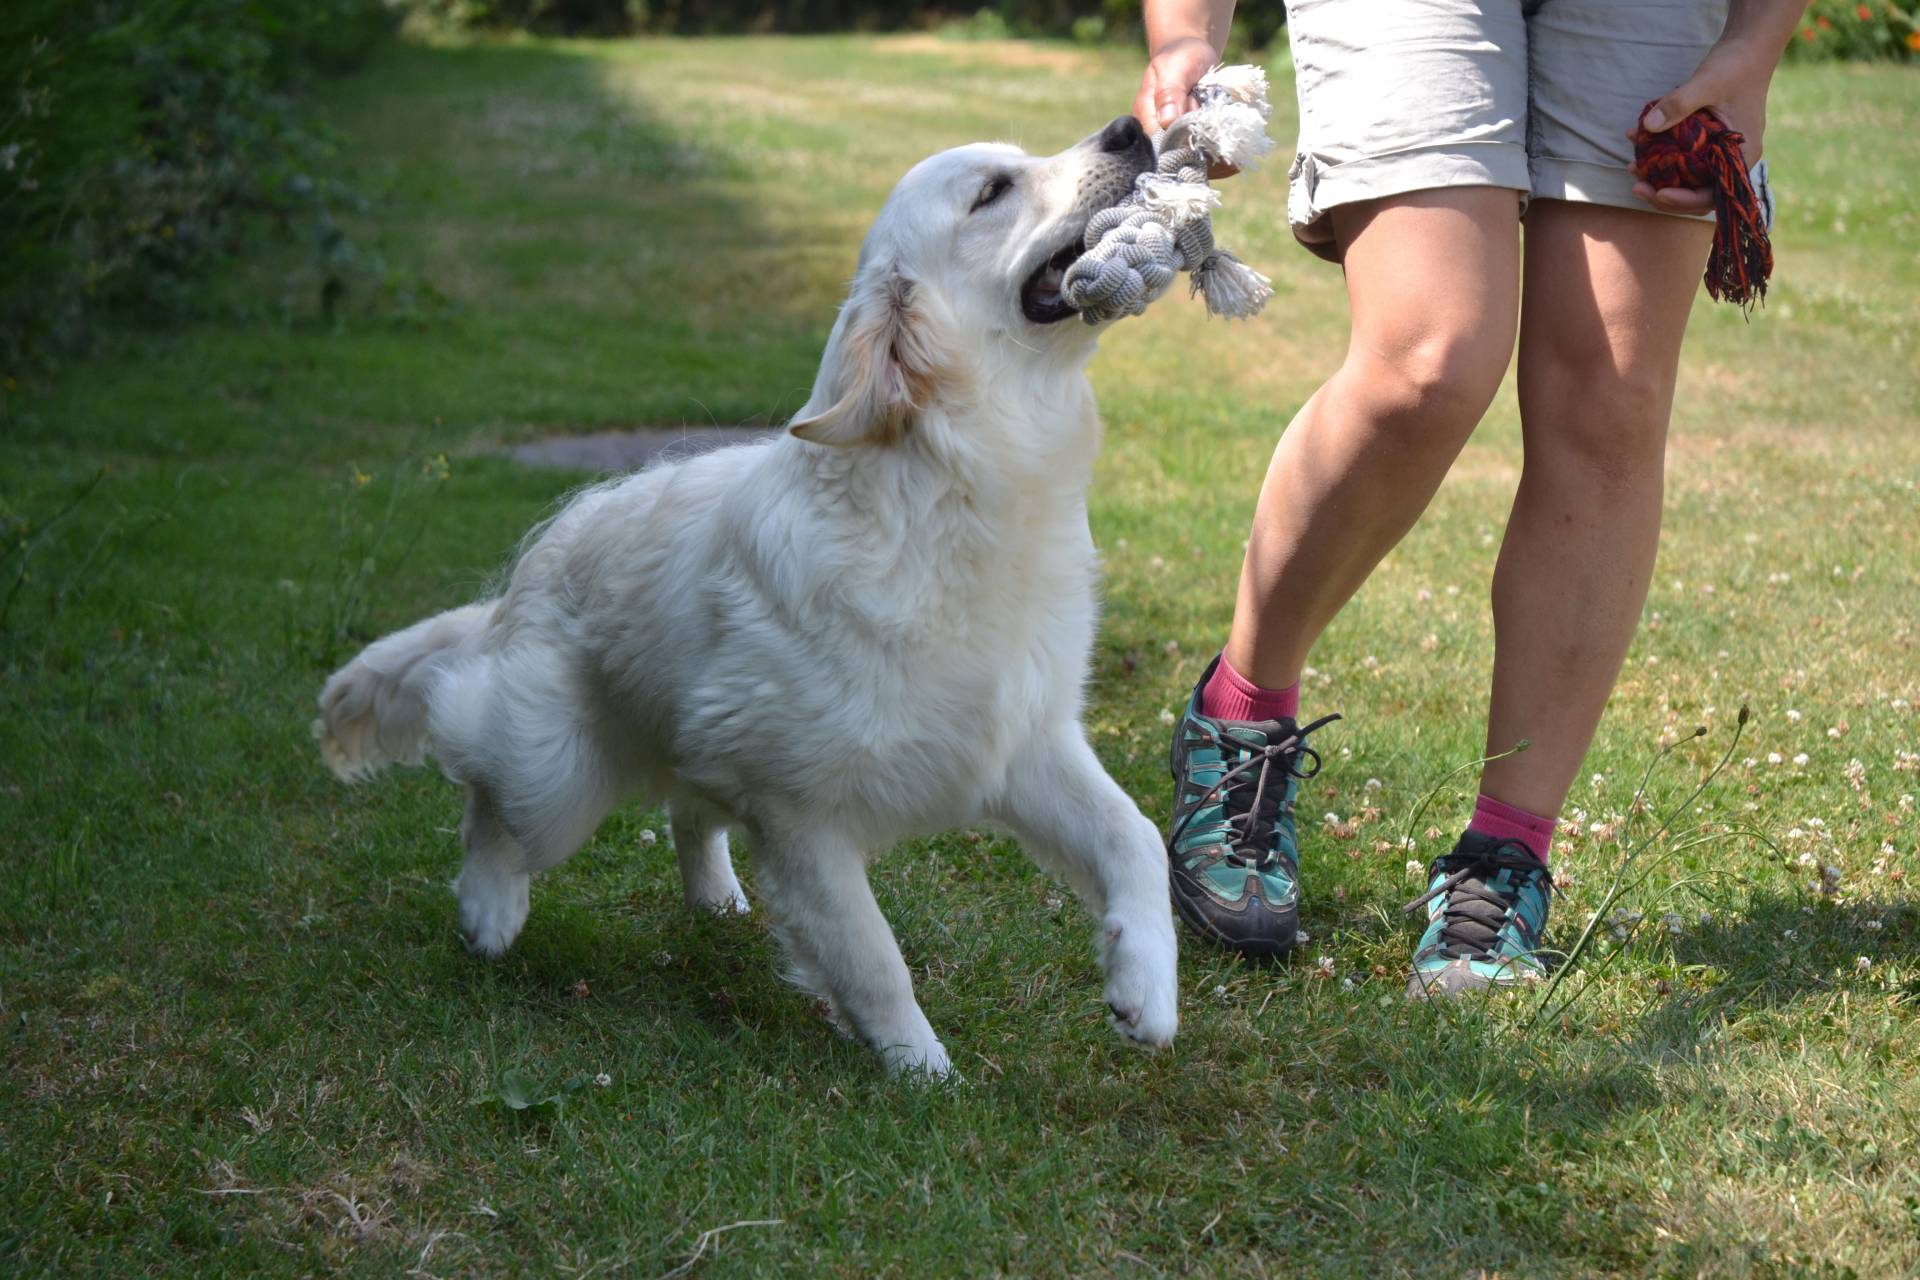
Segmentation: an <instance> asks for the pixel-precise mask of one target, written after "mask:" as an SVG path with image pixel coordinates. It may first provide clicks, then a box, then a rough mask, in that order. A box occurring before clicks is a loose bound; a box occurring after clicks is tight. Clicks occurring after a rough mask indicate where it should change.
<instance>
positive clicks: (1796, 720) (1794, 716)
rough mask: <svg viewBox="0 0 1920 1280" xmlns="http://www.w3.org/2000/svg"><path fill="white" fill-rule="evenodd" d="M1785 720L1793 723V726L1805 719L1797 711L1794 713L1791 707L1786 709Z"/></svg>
mask: <svg viewBox="0 0 1920 1280" xmlns="http://www.w3.org/2000/svg"><path fill="white" fill-rule="evenodd" d="M1787 719H1789V720H1791V721H1793V723H1795V724H1799V723H1800V722H1801V721H1802V720H1804V719H1806V717H1805V716H1803V715H1801V714H1800V713H1799V712H1798V711H1795V710H1794V709H1793V708H1792V707H1788V708H1787Z"/></svg>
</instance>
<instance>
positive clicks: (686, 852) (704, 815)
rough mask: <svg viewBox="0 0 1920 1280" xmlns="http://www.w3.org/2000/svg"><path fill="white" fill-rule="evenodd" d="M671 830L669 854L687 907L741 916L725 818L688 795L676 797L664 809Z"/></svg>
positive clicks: (742, 900)
mask: <svg viewBox="0 0 1920 1280" xmlns="http://www.w3.org/2000/svg"><path fill="white" fill-rule="evenodd" d="M667 816H668V820H669V822H670V823H671V825H672V829H673V852H674V855H675V856H676V857H678V858H679V860H680V885H681V888H682V889H683V890H684V891H685V892H686V895H687V905H688V906H689V907H692V908H694V909H695V910H697V911H714V912H718V913H720V914H721V915H745V914H746V913H747V911H748V909H749V908H748V906H747V895H746V892H745V891H744V890H742V889H741V888H740V881H739V879H738V878H737V877H736V876H735V875H734V874H733V857H732V855H731V854H730V853H729V851H728V849H727V825H726V815H725V814H724V813H722V812H720V810H718V809H716V808H714V807H713V806H712V805H710V804H707V803H706V802H704V801H702V800H700V799H697V798H696V797H694V796H690V795H684V794H683V795H680V796H676V797H675V798H674V799H673V800H672V801H671V802H669V803H668V805H667Z"/></svg>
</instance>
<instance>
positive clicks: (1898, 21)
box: [1787, 0, 1920, 60]
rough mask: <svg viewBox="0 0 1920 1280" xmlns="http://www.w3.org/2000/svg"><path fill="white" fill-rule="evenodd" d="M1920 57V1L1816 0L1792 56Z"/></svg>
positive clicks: (1790, 51) (1792, 43)
mask: <svg viewBox="0 0 1920 1280" xmlns="http://www.w3.org/2000/svg"><path fill="white" fill-rule="evenodd" d="M1915 54H1920V0H1849V2H1847V3H1842V2H1841V0H1813V3H1812V4H1810V5H1808V6H1807V12H1806V14H1805V15H1804V16H1802V17H1801V19H1800V26H1799V28H1798V29H1797V30H1796V31H1795V32H1794V33H1793V39H1792V40H1791V41H1790V42H1789V43H1788V45H1787V56H1788V57H1790V58H1801V59H1808V60H1824V59H1834V58H1851V59H1862V58H1901V59H1905V58H1912V57H1913V56H1914V55H1915Z"/></svg>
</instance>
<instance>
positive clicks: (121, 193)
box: [0, 0, 392, 371]
mask: <svg viewBox="0 0 1920 1280" xmlns="http://www.w3.org/2000/svg"><path fill="white" fill-rule="evenodd" d="M391 16H392V15H391V11H390V10H389V9H388V7H387V6H386V4H385V3H384V0H302V2H301V3H300V4H285V3H280V2H279V0H8V2H7V3H6V4H5V5H4V6H0V94H4V97H0V103H3V104H4V105H0V256H4V260H5V262H6V263H7V270H6V273H5V275H4V277H3V278H0V362H3V365H0V371H4V370H12V369H16V368H18V367H19V366H20V365H21V364H23V363H26V362H30V361H33V360H35V359H39V358H45V357H47V356H50V355H55V354H59V353H62V352H68V351H72V350H74V349H76V348H78V347H81V346H83V345H84V344H85V342H86V339H87V335H88V332H89V323H90V320H91V318H92V317H93V316H94V315H96V314H97V313H98V312H99V311H100V310H102V309H103V308H108V307H116V306H118V307H125V308H127V309H130V310H132V311H135V312H137V313H139V314H142V315H146V316H161V315H165V314H168V313H170V312H171V311H172V310H173V309H174V308H176V307H177V306H178V304H179V303H180V302H181V301H182V299H183V298H184V296H185V291H184V286H185V285H186V283H187V282H188V281H189V280H190V279H191V277H192V275H193V274H194V272H195V271H196V270H197V269H199V268H200V267H202V266H204V265H205V264H206V263H207V262H209V261H211V260H213V259H215V258H217V257H219V256H220V255H221V254H223V253H224V252H226V251H228V250H229V249H230V248H231V247H232V245H233V241H234V239H235V237H236V236H237V235H238V233H239V230H240V226H241V223H242V220H243V219H244V218H245V216H246V215H248V214H251V213H265V214H268V215H270V216H272V217H275V218H277V219H279V220H281V221H283V222H286V221H291V220H293V219H296V218H298V219H302V220H304V221H305V222H307V223H310V224H313V225H315V227H316V230H317V235H318V243H320V244H321V245H322V246H323V247H327V248H329V249H330V250H331V251H333V252H338V251H339V246H340V239H339V237H338V234H337V232H332V231H331V228H330V224H329V220H328V218H327V213H326V200H325V197H326V196H327V194H328V193H329V192H330V190H331V188H330V187H329V185H328V184H327V183H326V182H325V181H324V180H323V179H322V178H321V177H320V176H318V175H317V174H316V161H317V160H319V159H320V158H321V151H322V148H321V147H320V143H319V138H318V136H317V134H316V132H315V130H314V129H313V128H312V127H311V126H310V125H309V124H308V123H307V122H306V120H305V119H304V118H303V117H302V115H301V113H300V112H299V110H298V109H297V107H296V105H295V103H294V101H293V99H292V98H291V97H290V96H289V94H290V92H291V91H292V90H294V89H297V88H298V87H299V85H300V83H301V82H302V81H303V80H304V79H305V78H306V77H307V76H309V75H311V74H313V73H315V72H320V71H337V70H340V69H343V68H346V67H349V66H351V65H353V64H354V63H355V62H357V61H358V60H359V59H361V58H362V57H364V56H365V54H366V52H367V51H368V49H369V48H370V47H371V46H372V44H373V42H374V41H375V40H377V39H378V38H379V36H380V35H381V33H382V32H383V31H385V30H386V29H387V28H388V26H389V23H390V19H391Z"/></svg>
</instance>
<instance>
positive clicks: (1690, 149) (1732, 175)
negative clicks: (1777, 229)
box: [1633, 102, 1773, 314]
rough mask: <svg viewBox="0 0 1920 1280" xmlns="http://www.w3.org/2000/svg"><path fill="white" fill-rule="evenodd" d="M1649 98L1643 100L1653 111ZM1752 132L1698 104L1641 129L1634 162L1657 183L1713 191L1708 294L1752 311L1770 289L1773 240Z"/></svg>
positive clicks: (1644, 111)
mask: <svg viewBox="0 0 1920 1280" xmlns="http://www.w3.org/2000/svg"><path fill="white" fill-rule="evenodd" d="M1653 105H1654V104H1653V103H1651V102H1649V103H1648V104H1647V105H1646V106H1644V107H1642V108H1640V114H1641V116H1642V117H1645V115H1646V114H1647V112H1648V111H1649V110H1650V109H1652V107H1653ZM1745 141H1746V139H1745V138H1744V137H1742V136H1741V135H1740V134H1739V133H1738V132H1736V131H1735V130H1733V129H1730V128H1728V127H1727V125H1726V122H1725V121H1723V120H1721V119H1720V118H1719V117H1718V116H1716V115H1714V114H1713V113H1712V112H1710V111H1706V110H1701V111H1696V112H1694V113H1693V114H1692V115H1690V116H1688V117H1687V118H1686V119H1684V120H1682V121H1681V122H1680V123H1678V124H1676V125H1674V126H1673V127H1672V128H1671V129H1668V130H1667V131H1666V132H1664V133H1649V132H1648V131H1647V128H1646V126H1645V125H1639V126H1636V127H1635V129H1634V131H1633V159H1634V165H1635V167H1636V168H1638V169H1639V171H1640V176H1641V177H1642V178H1644V179H1646V181H1647V183H1648V185H1650V186H1652V187H1654V188H1655V189H1656V190H1657V189H1660V188H1665V187H1706V188H1709V189H1711V190H1712V192H1713V215H1714V225H1713V252H1712V253H1711V254H1709V255H1708V257H1707V271H1706V276H1705V280H1706V285H1707V294H1708V296H1709V297H1711V298H1712V299H1713V300H1714V301H1716V302H1722V301H1725V302H1731V303H1734V304H1736V305H1738V306H1739V308H1740V309H1741V311H1743V312H1746V313H1747V314H1752V311H1753V304H1754V303H1755V302H1764V301H1765V300H1766V296H1767V277H1769V276H1771V275H1772V274H1773V245H1772V242H1770V241H1769V240H1768V239H1767V222H1766V214H1765V212H1764V211H1763V210H1762V209H1761V207H1760V198H1759V197H1758V196H1757V195H1756V194H1755V193H1754V190H1753V180H1752V178H1751V177H1750V176H1749V175H1748V173H1747V162H1746V158H1745V157H1744V156H1742V155H1741V154H1740V146H1741V144H1742V143H1744V142H1745Z"/></svg>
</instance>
